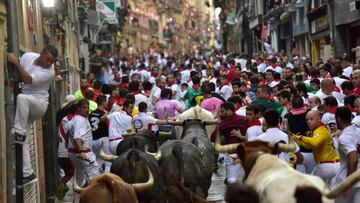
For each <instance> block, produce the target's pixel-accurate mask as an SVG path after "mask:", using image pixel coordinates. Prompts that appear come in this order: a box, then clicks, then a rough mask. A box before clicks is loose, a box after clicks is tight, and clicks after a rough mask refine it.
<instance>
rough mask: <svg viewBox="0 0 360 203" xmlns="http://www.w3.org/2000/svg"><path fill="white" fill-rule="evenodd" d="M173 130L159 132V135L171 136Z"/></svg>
mask: <svg viewBox="0 0 360 203" xmlns="http://www.w3.org/2000/svg"><path fill="white" fill-rule="evenodd" d="M171 134H172V132H159V137H166V138H167V137H169V136H170V135H171Z"/></svg>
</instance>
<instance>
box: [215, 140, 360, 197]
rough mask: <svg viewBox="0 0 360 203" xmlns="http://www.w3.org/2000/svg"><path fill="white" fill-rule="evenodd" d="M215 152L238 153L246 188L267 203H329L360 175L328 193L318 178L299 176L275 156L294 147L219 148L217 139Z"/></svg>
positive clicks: (258, 144)
mask: <svg viewBox="0 0 360 203" xmlns="http://www.w3.org/2000/svg"><path fill="white" fill-rule="evenodd" d="M215 150H216V151H220V152H228V153H234V152H236V153H237V156H238V157H239V158H240V160H241V162H242V164H243V167H244V170H245V173H246V174H245V184H247V185H248V186H250V187H253V188H254V189H255V190H256V192H257V193H258V195H259V197H260V202H266V203H299V202H312V203H321V202H323V203H330V202H333V201H332V199H334V198H336V197H337V196H338V195H340V194H342V193H343V192H344V191H346V190H347V189H348V188H350V187H351V186H352V185H353V184H355V183H356V182H357V181H359V180H360V171H357V172H355V173H354V174H352V175H350V176H349V177H348V178H347V179H346V180H345V181H344V182H343V183H342V184H340V185H338V186H337V187H336V188H335V189H333V190H329V188H328V186H327V184H326V183H325V182H324V181H323V180H322V179H321V178H319V177H316V176H311V175H307V174H302V173H300V172H298V171H296V170H294V169H293V168H291V167H290V165H289V164H288V163H286V162H284V161H282V160H281V159H279V158H278V157H277V156H274V155H275V154H278V153H279V152H280V151H286V152H289V151H293V150H295V146H294V145H292V144H290V145H286V144H281V143H276V144H273V143H268V142H263V141H252V142H245V143H241V144H232V145H226V146H221V145H220V139H219V137H217V138H216V143H215Z"/></svg>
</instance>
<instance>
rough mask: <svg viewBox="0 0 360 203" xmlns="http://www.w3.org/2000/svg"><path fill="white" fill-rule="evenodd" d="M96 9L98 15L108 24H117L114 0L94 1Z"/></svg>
mask: <svg viewBox="0 0 360 203" xmlns="http://www.w3.org/2000/svg"><path fill="white" fill-rule="evenodd" d="M96 11H97V12H98V13H100V17H101V18H102V19H105V20H106V21H107V22H108V23H109V24H117V23H118V20H117V18H116V7H115V2H114V0H99V1H97V2H96Z"/></svg>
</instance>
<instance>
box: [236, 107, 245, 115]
mask: <svg viewBox="0 0 360 203" xmlns="http://www.w3.org/2000/svg"><path fill="white" fill-rule="evenodd" d="M235 113H236V114H237V115H239V116H246V106H242V107H240V108H239V109H238V110H236V111H235Z"/></svg>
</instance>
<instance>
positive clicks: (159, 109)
mask: <svg viewBox="0 0 360 203" xmlns="http://www.w3.org/2000/svg"><path fill="white" fill-rule="evenodd" d="M180 110H181V103H180V102H179V101H175V100H168V99H163V100H160V101H158V102H157V103H156V104H155V111H156V114H157V118H158V119H165V117H166V116H165V112H166V113H167V116H168V117H174V116H175V111H180Z"/></svg>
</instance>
